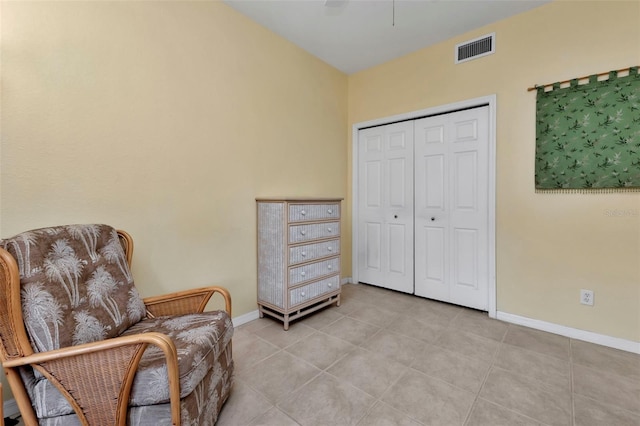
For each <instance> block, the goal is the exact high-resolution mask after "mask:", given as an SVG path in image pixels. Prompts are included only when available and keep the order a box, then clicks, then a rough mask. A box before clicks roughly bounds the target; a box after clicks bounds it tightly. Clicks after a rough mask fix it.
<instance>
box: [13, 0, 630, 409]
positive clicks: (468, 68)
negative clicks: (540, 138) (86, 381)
mask: <svg viewBox="0 0 640 426" xmlns="http://www.w3.org/2000/svg"><path fill="white" fill-rule="evenodd" d="M0 7H1V13H2V22H1V23H2V67H1V72H2V87H1V90H2V104H1V108H2V110H1V111H2V117H1V123H0V124H1V125H2V127H1V141H0V142H1V150H2V151H1V158H0V182H1V184H2V186H1V191H0V225H1V228H0V236H3V237H6V236H10V235H13V234H15V233H17V232H20V231H23V230H26V229H31V228H35V227H40V226H48V225H54V224H60V223H72V222H105V223H110V224H113V225H115V226H117V227H119V228H123V229H126V230H129V231H130V232H131V233H132V234H133V236H134V239H135V241H136V251H135V255H134V268H133V269H134V274H135V276H136V283H137V285H138V286H139V288H140V291H141V292H142V293H143V295H145V296H146V295H153V294H160V293H163V292H166V291H173V290H180V289H186V288H189V287H191V286H194V285H205V284H208V283H211V282H214V283H219V284H222V285H225V286H227V287H229V288H230V289H231V292H232V295H233V298H234V316H238V315H242V314H244V313H247V312H251V311H253V310H254V309H256V306H255V299H256V290H255V283H256V276H255V263H256V259H255V258H256V256H255V206H254V201H253V200H254V198H255V197H258V196H276V195H304V196H339V197H343V196H349V195H350V186H351V180H350V179H351V178H350V176H349V174H348V172H350V167H351V157H350V155H351V154H350V153H351V141H350V140H348V138H349V136H348V135H350V133H351V125H352V124H354V123H357V122H361V121H365V120H371V119H375V118H381V117H385V116H390V115H394V114H399V113H403V112H409V111H414V110H419V109H424V108H428V107H432V106H437V105H443V104H447V103H451V102H455V101H460V100H464V99H469V98H474V97H478V96H484V95H488V94H493V93H496V94H497V95H498V129H497V145H498V146H497V150H498V153H497V155H498V158H497V285H498V309H499V310H500V311H504V312H509V313H513V314H517V315H522V316H526V317H531V318H536V319H540V320H544V321H549V322H553V323H558V324H562V325H567V326H570V327H575V328H580V329H585V330H589V331H593V332H597V333H603V334H607V335H611V336H616V337H621V338H625V339H631V340H635V341H640V269H639V267H638V259H639V258H640V214H639V215H627V216H623V217H615V216H610V215H607V212H609V211H613V210H615V211H627V212H634V211H638V210H640V196H639V195H637V194H613V195H611V194H608V195H562V196H558V195H540V194H535V193H534V192H533V152H534V131H535V129H534V118H533V117H534V103H535V95H534V94H533V93H528V92H526V88H527V87H528V86H530V85H532V84H534V83H546V82H552V81H557V80H561V79H567V78H572V77H575V76H579V75H584V74H590V73H593V72H600V71H608V70H610V69H616V68H622V67H626V66H628V65H632V64H640V49H638V46H639V43H640V28H639V26H638V22H639V21H640V6H639V5H638V3H637V2H625V3H617V2H606V4H605V3H598V2H580V3H577V2H568V3H565V2H554V3H551V4H549V5H545V6H542V7H540V8H537V9H534V10H533V11H531V12H528V13H526V14H522V15H519V16H516V17H514V18H511V19H508V20H505V21H502V22H499V23H497V24H495V25H490V26H487V27H485V28H482V29H479V30H477V31H473V32H471V33H468V34H465V35H462V36H460V37H457V38H455V39H452V40H449V41H447V42H445V43H441V44H439V45H437V46H434V47H431V48H427V49H424V50H421V51H419V52H416V53H414V54H411V55H408V56H406V57H403V58H401V59H398V60H395V61H392V62H389V63H386V64H383V65H381V66H378V67H375V68H373V69H370V70H367V71H363V72H361V73H358V74H355V75H352V76H350V77H349V78H347V77H346V76H345V75H343V74H341V73H340V72H338V71H336V70H335V69H333V68H331V67H329V66H327V65H326V64H324V63H322V62H321V61H319V60H317V59H315V58H313V57H311V56H310V55H308V54H307V53H305V52H303V51H301V50H300V49H298V48H297V47H295V46H294V45H292V44H290V43H288V42H286V41H284V40H282V39H281V38H279V37H278V36H276V35H274V34H273V33H270V32H269V31H267V30H265V29H263V28H262V27H259V26H258V25H256V24H254V23H252V22H251V21H249V20H248V19H246V18H243V17H242V16H240V15H239V14H237V13H235V12H234V11H233V10H231V9H230V8H228V7H227V6H225V5H223V4H221V3H218V2H153V3H152V2H51V3H47V2H2V4H1V6H0ZM492 31H495V32H496V35H497V53H496V54H494V55H492V56H489V57H486V58H483V59H480V60H476V61H471V62H468V63H465V64H461V65H457V66H456V65H454V64H453V57H452V55H453V46H454V45H455V43H458V42H461V41H464V40H467V39H469V38H473V37H476V36H479V35H483V34H486V33H488V32H492ZM347 83H348V85H347ZM347 100H348V103H347ZM347 106H348V109H347ZM350 202H351V201H350V200H349V199H348V200H346V202H345V204H344V207H345V209H346V211H345V213H347V214H346V215H345V216H346V217H348V213H349V211H350ZM350 225H351V223H350V219H347V218H345V220H344V221H343V226H344V229H345V231H346V232H345V242H344V244H343V253H345V259H344V262H343V266H344V272H343V276H349V275H350V274H351V271H350V269H351V268H350V267H351V256H350V252H351V248H350V228H351V226H350ZM580 288H589V289H592V290H594V291H595V306H594V307H593V308H589V307H584V306H581V305H579V304H578V292H579V289H580ZM5 395H6V396H7V397H8V392H7V391H5Z"/></svg>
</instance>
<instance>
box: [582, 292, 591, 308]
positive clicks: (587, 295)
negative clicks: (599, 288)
mask: <svg viewBox="0 0 640 426" xmlns="http://www.w3.org/2000/svg"><path fill="white" fill-rule="evenodd" d="M580 303H582V304H583V305H589V306H593V291H591V290H580Z"/></svg>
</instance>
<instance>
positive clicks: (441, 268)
mask: <svg viewBox="0 0 640 426" xmlns="http://www.w3.org/2000/svg"><path fill="white" fill-rule="evenodd" d="M358 144H359V145H358V182H359V183H358V277H359V278H358V279H359V281H361V282H364V283H368V284H374V285H377V286H381V287H386V288H390V289H393V290H399V291H403V292H407V293H415V294H416V295H418V296H423V297H428V298H431V299H436V300H441V301H445V302H450V303H455V304H458V305H462V306H468V307H472V308H476V309H480V310H487V309H488V304H489V296H488V291H489V289H488V281H489V279H488V276H489V267H488V256H489V246H488V244H489V242H488V229H489V217H488V190H489V187H488V184H489V178H488V176H489V158H488V150H489V108H488V107H480V108H473V109H468V110H463V111H457V112H452V113H448V114H442V115H437V116H432V117H427V118H423V119H418V120H414V121H406V122H401V123H394V124H389V125H385V126H378V127H373V128H369V129H363V130H361V131H360V132H359V138H358Z"/></svg>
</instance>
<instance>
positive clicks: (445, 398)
mask: <svg viewBox="0 0 640 426" xmlns="http://www.w3.org/2000/svg"><path fill="white" fill-rule="evenodd" d="M342 298H343V302H342V304H341V306H340V307H335V306H333V307H330V308H327V309H325V310H322V311H320V312H318V313H316V314H313V315H312V316H310V317H307V318H304V319H300V320H298V321H297V322H294V323H293V325H292V326H291V328H290V329H289V331H284V330H283V329H282V325H281V324H280V323H278V322H276V321H274V320H271V319H268V318H263V319H258V320H255V321H252V322H250V323H247V324H244V325H242V326H240V327H238V328H237V329H236V334H235V336H234V340H233V345H234V346H233V349H234V359H235V362H236V381H235V385H234V389H233V391H232V394H231V397H230V398H229V400H228V401H227V403H226V404H225V406H224V408H223V410H222V413H221V414H220V419H219V421H218V425H219V426H242V425H247V426H257V425H272V426H288V425H303V426H316V425H339V426H341V425H359V426H370V425H371V426H372V425H394V426H395V425H407V426H408V425H413V426H417V425H442V426H450V425H468V426H471V425H474V426H477V425H490V426H499V425H505V426H511V425H549V426H552V425H559V426H561V425H597V426H622V425H636V426H638V425H640V356H638V355H634V354H631V353H627V352H623V351H618V350H615V349H610V348H606V347H602V346H598V345H594V344H591V343H586V342H582V341H579V340H574V339H569V338H567V337H563V336H558V335H555V334H550V333H545V332H542V331H537V330H533V329H528V328H525V327H521V326H517V325H510V324H507V323H504V322H501V321H497V320H492V319H489V318H488V317H487V315H486V314H484V313H481V312H477V311H473V310H470V309H465V308H461V307H458V306H453V305H448V304H444V303H438V302H434V301H430V300H426V299H422V298H418V297H415V296H410V295H404V294H400V293H396V292H392V291H389V290H385V289H380V288H377V287H372V286H367V285H353V284H348V285H345V286H344V287H343V296H342Z"/></svg>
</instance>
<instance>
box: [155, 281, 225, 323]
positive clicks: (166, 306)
mask: <svg viewBox="0 0 640 426" xmlns="http://www.w3.org/2000/svg"><path fill="white" fill-rule="evenodd" d="M215 293H220V294H221V295H222V297H223V299H224V303H225V310H226V311H227V313H228V314H229V316H231V295H230V294H229V291H228V290H227V289H226V288H224V287H217V286H211V287H202V288H196V289H192V290H185V291H179V292H177V293H169V294H164V295H161V296H153V297H147V298H144V299H143V301H144V304H145V306H146V308H147V316H148V317H150V318H155V317H159V316H163V315H184V314H194V313H200V312H203V311H204V308H205V307H206V306H207V303H208V302H209V299H211V296H213V295H214V294H215Z"/></svg>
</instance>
